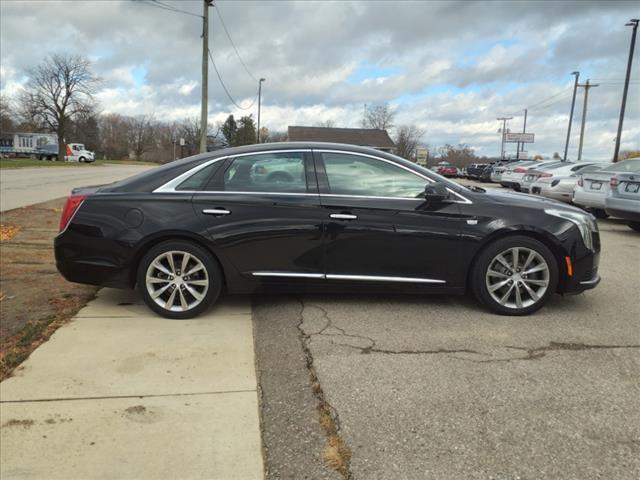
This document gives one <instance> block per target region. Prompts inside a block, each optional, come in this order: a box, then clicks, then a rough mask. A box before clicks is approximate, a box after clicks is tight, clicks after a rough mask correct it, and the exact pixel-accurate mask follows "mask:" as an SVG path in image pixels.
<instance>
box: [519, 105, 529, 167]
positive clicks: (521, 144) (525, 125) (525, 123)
mask: <svg viewBox="0 0 640 480" xmlns="http://www.w3.org/2000/svg"><path fill="white" fill-rule="evenodd" d="M527 112H528V110H527V109H526V108H525V109H524V124H523V125H522V133H527ZM520 151H521V152H524V142H521V143H520ZM516 157H517V158H520V157H519V156H516Z"/></svg>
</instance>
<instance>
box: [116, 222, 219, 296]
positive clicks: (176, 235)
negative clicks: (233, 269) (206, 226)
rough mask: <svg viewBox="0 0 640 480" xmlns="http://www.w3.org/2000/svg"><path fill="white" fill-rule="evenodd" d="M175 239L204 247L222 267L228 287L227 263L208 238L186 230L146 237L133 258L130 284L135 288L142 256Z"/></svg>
mask: <svg viewBox="0 0 640 480" xmlns="http://www.w3.org/2000/svg"><path fill="white" fill-rule="evenodd" d="M173 240H182V241H187V242H191V243H194V244H196V245H198V246H199V247H200V248H202V249H204V250H205V251H206V252H208V253H209V254H210V255H211V257H212V258H213V260H214V261H215V262H216V263H217V264H218V267H220V271H221V272H222V277H223V278H222V280H223V287H226V284H227V272H228V268H225V263H224V262H222V261H221V258H220V255H219V253H218V252H216V251H215V250H214V249H212V248H211V246H210V245H209V243H208V242H207V240H206V239H204V238H203V237H201V236H200V235H197V234H194V233H190V232H185V231H168V232H159V233H157V234H154V235H152V236H150V237H147V238H145V239H144V240H143V241H142V242H141V243H140V244H139V246H138V247H137V249H136V251H135V253H134V254H133V257H132V259H131V263H130V265H131V268H130V269H129V285H130V287H131V288H135V286H136V278H137V273H138V267H139V266H140V262H141V261H142V257H143V256H144V254H145V253H147V251H149V249H151V248H153V247H155V246H156V245H158V244H160V243H164V242H169V241H173Z"/></svg>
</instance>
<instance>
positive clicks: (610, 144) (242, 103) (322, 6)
mask: <svg viewBox="0 0 640 480" xmlns="http://www.w3.org/2000/svg"><path fill="white" fill-rule="evenodd" d="M215 4H216V5H215V7H214V8H210V9H209V12H210V14H209V15H210V20H209V36H210V49H211V53H212V56H213V59H214V60H215V62H216V65H217V68H218V71H219V73H220V76H221V78H222V80H223V82H224V84H225V85H226V87H227V90H228V91H229V93H230V95H231V96H232V98H233V100H234V101H235V103H236V104H237V105H238V106H239V107H242V109H241V108H238V106H236V105H234V104H233V103H232V102H231V101H230V99H229V98H228V97H227V95H226V93H225V92H224V90H223V89H222V87H221V84H220V81H219V80H218V78H217V76H216V73H215V71H214V70H213V68H211V63H209V67H210V68H209V105H208V109H209V119H210V122H211V123H213V124H215V123H216V122H219V121H223V120H224V119H225V118H226V117H227V116H228V115H229V114H231V113H232V114H234V116H236V117H238V116H241V115H247V114H253V116H254V118H255V117H256V115H257V104H256V103H253V104H252V102H253V101H254V99H255V96H256V93H257V89H258V79H259V78H261V77H262V78H265V79H266V80H265V82H264V83H263V96H262V114H261V123H262V125H263V126H266V127H267V128H269V129H270V130H274V131H284V130H286V127H287V126H288V125H314V124H318V123H320V122H325V121H327V120H331V121H333V122H334V123H335V125H336V126H339V127H359V126H360V125H361V122H362V117H363V112H364V109H365V108H367V107H365V105H367V106H368V108H371V106H373V105H380V104H384V103H389V104H390V105H391V106H392V107H393V108H394V109H395V110H396V111H397V115H396V119H395V124H396V126H400V125H404V124H408V125H411V124H415V125H417V126H419V127H420V128H421V129H423V130H424V132H425V134H424V136H423V137H422V139H421V141H422V142H423V143H425V144H429V145H430V146H431V147H432V148H438V147H439V146H441V145H443V144H445V143H453V144H457V143H464V144H467V145H469V146H471V147H472V148H474V149H475V150H476V153H477V154H478V155H486V156H497V155H499V153H500V134H499V133H498V129H499V128H500V123H499V122H498V121H497V120H496V118H497V117H502V116H508V117H513V120H511V121H509V123H508V128H510V129H511V131H521V129H522V126H523V109H524V108H528V109H529V115H528V119H527V131H528V132H532V133H535V143H533V144H529V145H527V150H528V151H529V153H530V155H535V154H541V155H543V156H551V155H552V154H553V152H556V151H558V152H561V153H562V152H563V150H564V142H565V136H566V131H567V125H568V119H569V110H570V107H571V95H572V90H573V88H572V87H573V77H572V76H571V72H572V71H576V70H577V71H580V80H581V83H582V82H584V81H585V80H586V79H590V80H591V83H597V84H599V86H598V87H596V88H592V89H590V91H589V104H588V115H587V124H586V132H585V140H584V153H583V159H594V160H604V159H608V158H611V156H612V155H613V148H614V139H615V136H616V130H617V125H618V115H619V112H620V102H621V99H622V89H623V81H624V77H625V71H626V65H627V58H628V52H629V43H630V39H631V31H632V29H631V28H630V27H626V26H625V23H627V22H628V21H629V19H631V18H638V16H640V8H638V4H637V2H624V1H600V2H579V1H567V2H562V1H554V2H547V1H541V2H526V1H512V2H498V1H491V2H453V1H451V2H436V1H407V2H402V1H396V2H387V1H381V0H378V1H362V2H356V1H353V2H351V1H326V0H325V1H319V2H316V1H296V2H287V1H266V0H265V1H255V2H253V1H232V0H217V1H216V2H215ZM163 5H164V6H168V8H169V9H171V8H173V9H176V8H178V9H181V10H183V11H184V12H187V13H191V15H188V14H186V13H179V12H175V11H169V9H168V8H162V7H163ZM199 15H202V1H199V0H198V1H195V0H194V1H190V0H182V1H175V0H160V1H156V0H94V1H82V0H77V1H55V0H48V1H42V2H41V1H36V0H28V1H25V0H2V1H1V2H0V90H1V92H2V94H3V95H7V96H9V97H12V96H13V97H15V95H17V93H18V92H19V91H20V90H21V88H22V86H23V85H24V84H25V82H27V81H28V70H29V68H30V67H33V66H34V65H36V64H38V63H39V62H40V61H42V59H43V58H44V57H45V56H46V55H49V54H52V53H72V54H80V55H83V56H85V57H87V58H89V59H90V60H91V61H92V66H93V70H94V72H95V73H96V74H97V75H98V76H99V77H100V78H101V79H102V82H101V85H100V88H99V91H98V93H97V95H96V98H97V100H98V102H99V105H100V110H101V111H103V112H115V113H121V114H126V115H137V114H153V115H154V116H155V118H156V119H159V120H167V121H169V120H177V119H181V118H185V117H199V114H200V113H199V112H200V91H201V61H202V39H201V33H202V20H201V18H199ZM222 21H223V22H224V26H226V30H227V31H228V34H229V35H228V36H227V32H225V28H224V26H223V23H222ZM229 37H230V38H231V40H230V39H229ZM639 52H640V45H638V47H637V48H636V51H635V55H634V65H633V69H632V74H631V80H632V84H631V85H630V88H629V94H628V99H627V111H626V116H625V123H624V130H623V134H622V149H623V150H625V149H627V150H629V149H634V150H638V149H640V58H638V57H639V56H640V53H639ZM583 95H584V89H583V88H579V89H578V94H577V98H576V108H575V113H574V123H573V126H572V136H571V142H570V147H569V155H568V157H569V158H570V159H575V158H576V156H577V148H578V138H579V137H578V136H579V132H580V119H581V115H582V105H583ZM391 133H392V134H393V133H394V132H393V131H392V132H391ZM514 149H515V146H514V145H513V144H509V145H508V146H507V153H510V152H512V151H514Z"/></svg>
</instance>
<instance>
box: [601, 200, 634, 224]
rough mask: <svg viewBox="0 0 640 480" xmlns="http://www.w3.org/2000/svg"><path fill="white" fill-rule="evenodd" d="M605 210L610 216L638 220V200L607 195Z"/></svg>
mask: <svg viewBox="0 0 640 480" xmlns="http://www.w3.org/2000/svg"><path fill="white" fill-rule="evenodd" d="M605 210H606V212H607V213H608V214H609V215H611V216H612V217H617V218H622V219H624V220H631V221H632V222H640V202H639V201H638V200H631V199H627V198H619V197H607V199H606V201H605Z"/></svg>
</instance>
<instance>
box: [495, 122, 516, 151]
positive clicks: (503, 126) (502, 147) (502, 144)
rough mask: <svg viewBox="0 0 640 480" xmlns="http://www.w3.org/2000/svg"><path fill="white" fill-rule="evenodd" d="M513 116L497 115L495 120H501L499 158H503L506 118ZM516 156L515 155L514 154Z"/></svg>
mask: <svg viewBox="0 0 640 480" xmlns="http://www.w3.org/2000/svg"><path fill="white" fill-rule="evenodd" d="M512 118H513V117H498V118H497V120H499V121H501V122H502V143H501V144H500V159H501V160H504V136H505V133H506V130H507V120H511V119H512ZM516 158H517V155H516Z"/></svg>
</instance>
